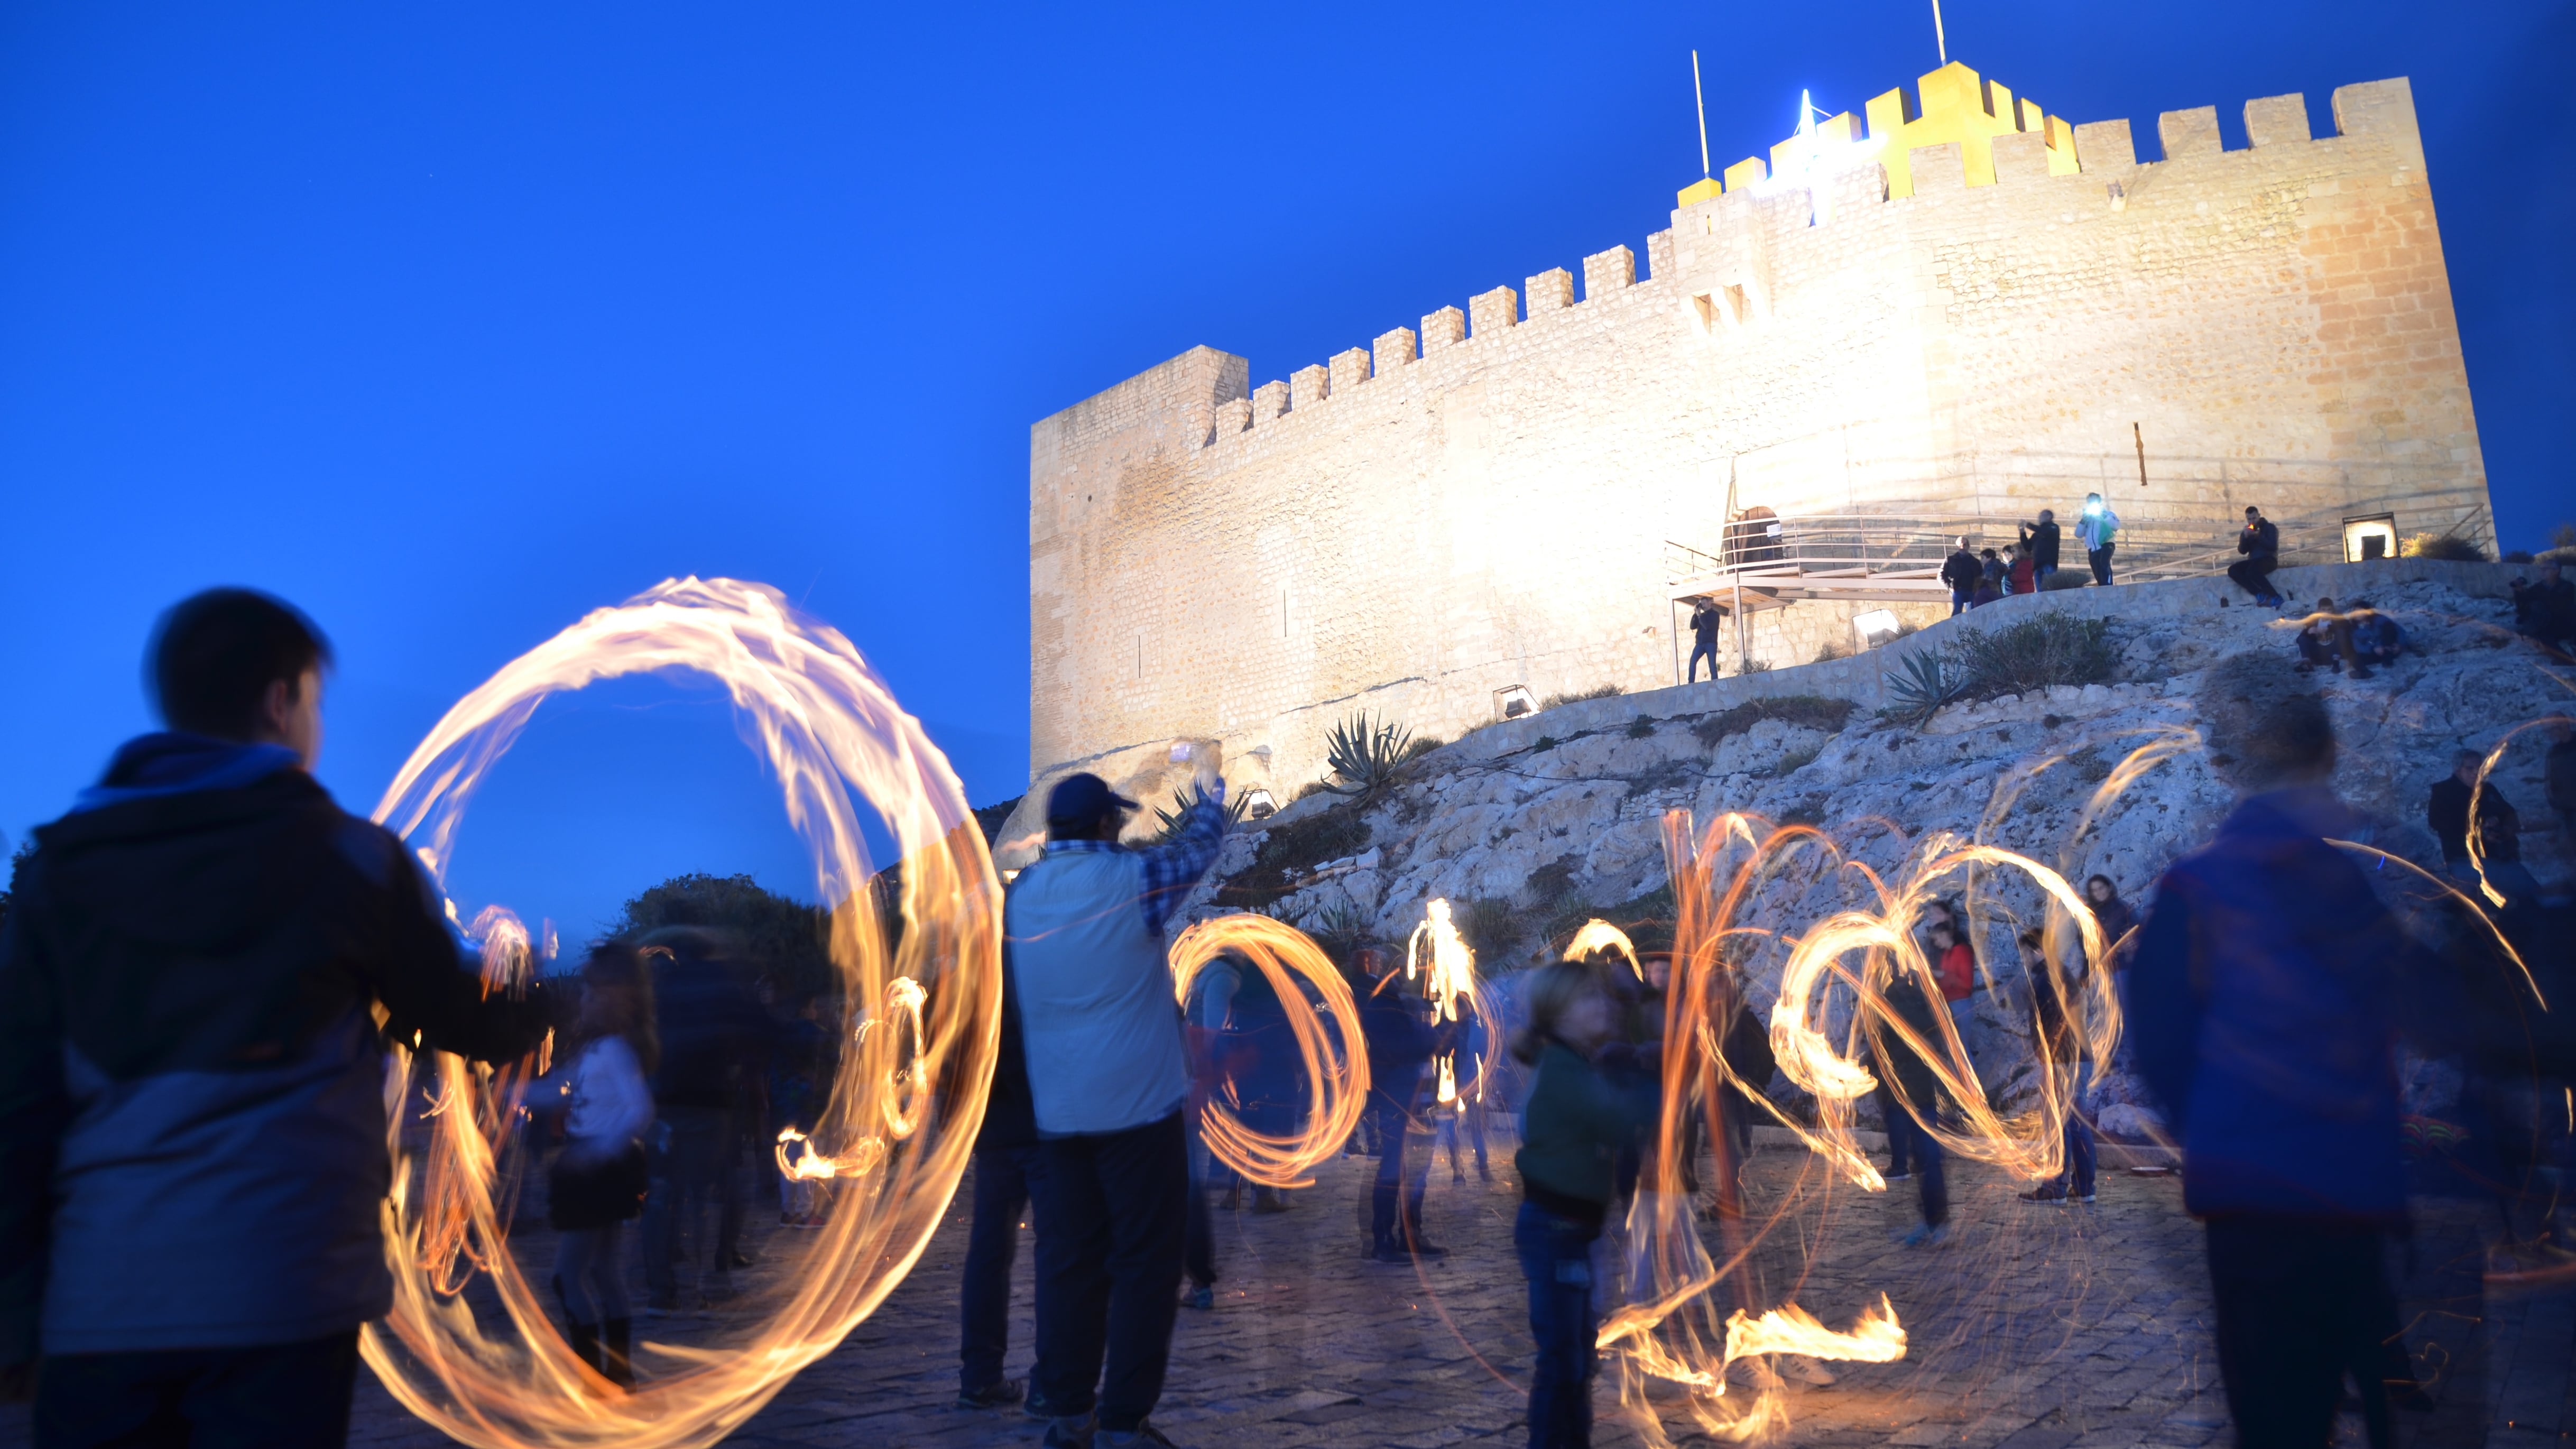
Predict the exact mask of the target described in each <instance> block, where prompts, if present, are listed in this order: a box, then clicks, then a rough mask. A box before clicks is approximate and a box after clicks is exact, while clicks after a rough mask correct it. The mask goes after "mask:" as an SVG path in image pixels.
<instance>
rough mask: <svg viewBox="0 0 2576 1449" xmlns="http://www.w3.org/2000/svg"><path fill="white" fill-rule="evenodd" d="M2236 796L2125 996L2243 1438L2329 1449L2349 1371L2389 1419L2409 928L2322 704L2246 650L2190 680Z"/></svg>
mask: <svg viewBox="0 0 2576 1449" xmlns="http://www.w3.org/2000/svg"><path fill="white" fill-rule="evenodd" d="M2199 703H2200V711H2201V717H2202V720H2203V724H2204V727H2205V729H2206V730H2207V732H2208V734H2209V739H2210V750H2211V753H2212V755H2213V757H2214V758H2216V759H2218V760H2221V761H2225V762H2227V763H2226V765H2225V767H2224V768H2226V770H2227V772H2228V773H2229V775H2230V777H2231V783H2233V784H2234V785H2236V787H2237V789H2238V790H2239V792H2240V796H2241V798H2240V802H2239V803H2238V805H2237V807H2236V810H2235V813H2234V814H2232V815H2230V816H2229V817H2228V818H2227V820H2226V822H2225V823H2224V824H2222V825H2221V826H2220V827H2219V830H2218V835H2217V837H2216V838H2215V839H2213V840H2212V841H2211V842H2210V843H2209V844H2208V845H2206V846H2204V847H2202V848H2201V849H2200V850H2198V851H2195V852H2193V853H2192V854H2190V855H2187V856H2185V857H2183V858H2182V859H2181V860H2179V861H2177V862H2175V864H2174V865H2173V867H2172V868H2171V869H2170V870H2168V871H2167V872H2166V873H2165V876H2164V879H2163V881H2162V882H2161V883H2160V884H2159V885H2158V886H2157V889H2156V898H2155V902H2154V904H2153V905H2152V906H2151V907H2150V908H2149V910H2148V912H2147V921H2146V925H2145V926H2144V927H2143V928H2142V929H2141V931H2140V932H2139V935H2140V941H2139V945H2138V952H2137V957H2136V960H2135V962H2134V963H2133V964H2132V965H2131V966H2130V967H2129V969H2128V971H2127V973H2126V975H2125V979H2124V982H2123V984H2124V986H2125V988H2126V994H2127V1008H2128V1019H2129V1022H2130V1030H2131V1033H2132V1040H2133V1041H2134V1042H2135V1044H2136V1051H2137V1065H2138V1070H2139V1072H2140V1074H2141V1075H2143V1076H2144V1077H2145V1078H2146V1081H2147V1084H2148V1085H2149V1087H2150V1088H2151V1089H2152V1090H2153V1091H2154V1093H2155V1095H2156V1097H2157V1098H2158V1099H2159V1100H2160V1102H2161V1103H2162V1105H2163V1109H2164V1113H2165V1119H2166V1121H2167V1122H2169V1123H2171V1124H2172V1127H2173V1131H2174V1135H2175V1136H2176V1137H2177V1138H2178V1139H2179V1140H2180V1141H2181V1143H2182V1146H2183V1204H2184V1206H2185V1207H2186V1208H2187V1209H2188V1210H2189V1211H2190V1212H2191V1213H2192V1215H2193V1216H2195V1217H2198V1218H2200V1219H2202V1220H2203V1221H2204V1222H2205V1223H2207V1225H2208V1241H2209V1270H2210V1279H2211V1284H2212V1287H2213V1289H2214V1295H2213V1296H2214V1298H2215V1300H2216V1309H2217V1313H2216V1317H2217V1333H2218V1363H2219V1371H2220V1373H2221V1375H2222V1376H2223V1377H2224V1379H2225V1380H2226V1385H2227V1400H2228V1407H2229V1408H2230V1410H2231V1411H2232V1412H2233V1413H2234V1415H2235V1418H2236V1427H2237V1433H2238V1436H2239V1438H2238V1442H2240V1443H2245V1444H2317V1445H2322V1444H2324V1443H2325V1442H2326V1440H2327V1437H2328V1435H2329V1433H2330V1431H2331V1429H2332V1427H2333V1420H2334V1414H2335V1404H2336V1401H2337V1399H2338V1398H2339V1396H2340V1394H2341V1386H2342V1381H2343V1378H2344V1376H2345V1374H2346V1373H2347V1372H2349V1373H2351V1374H2352V1376H2353V1377H2354V1379H2355V1380H2356V1383H2357V1387H2358V1388H2359V1390H2360V1392H2361V1394H2362V1398H2363V1403H2364V1405H2365V1408H2366V1410H2368V1411H2371V1412H2373V1413H2374V1415H2376V1414H2384V1413H2385V1406H2386V1394H2385V1390H2384V1385H2383V1383H2382V1381H2381V1379H2380V1377H2379V1375H2380V1373H2381V1372H2382V1369H2383V1364H2384V1360H2383V1358H2382V1356H2381V1341H2382V1339H2383V1337H2384V1336H2385V1335H2386V1334H2387V1333H2388V1332H2390V1331H2393V1327H2394V1325H2395V1322H2396V1303H2395V1298H2394V1295H2393V1293H2392V1291H2391V1289H2390V1285H2389V1283H2388V1280H2387V1277H2386V1274H2385V1271H2384V1269H2383V1266H2382V1262H2381V1249H2382V1246H2383V1244H2384V1243H2385V1242H2386V1240H2387V1238H2388V1235H2389V1234H2391V1233H2392V1232H2396V1231H2399V1230H2401V1229H2402V1228H2403V1226H2404V1224H2405V1220H2406V1179H2405V1171H2404V1166H2403V1156H2402V1153H2401V1150H2400V1145H2399V1135H2398V1085H2397V1071H2396V1065H2395V1059H2394V1047H2395V1044H2396V1036H2397V1019H2396V1017H2397V1014H2396V1003H2397V1001H2398V1000H2399V998H2400V993H2401V990H2402V988H2403V987H2404V985H2405V981H2406V977H2407V975H2408V972H2409V969H2410V967H2411V965H2412V962H2411V959H2410V957H2411V952H2412V950H2413V948H2412V947H2411V945H2410V944H2409V942H2408V940H2407V937H2406V934H2405V931H2404V930H2403V929H2402V927H2400V925H2399V924H2398V922H2397V921H2396V920H2395V919H2393V918H2392V917H2391V915H2390V913H2389V911H2388V909H2387V908H2386V907H2385V906H2383V905H2382V904H2381V903H2380V901H2379V899H2378V897H2377V896H2376V895H2374V894H2373V893H2372V891H2371V888H2370V883H2369V879H2368V877H2367V876H2365V875H2364V873H2363V872H2362V869H2361V868H2360V866H2358V865H2356V864H2355V863H2354V862H2353V861H2352V860H2351V858H2350V857H2348V856H2347V855H2345V854H2344V853H2343V852H2342V851H2340V850H2338V849H2336V848H2335V847H2334V846H2333V845H2331V844H2328V843H2327V842H2328V840H2329V839H2330V838H2332V839H2349V838H2352V837H2354V836H2355V835H2357V834H2359V833H2360V829H2359V824H2358V822H2357V821H2356V820H2355V818H2354V817H2353V816H2352V814H2351V813H2350V812H2349V811H2348V810H2346V809H2345V807H2344V805H2343V803H2342V802H2341V801H2340V800H2338V799H2337V798H2336V796H2335V791H2334V766H2335V738H2334V727H2333V724H2332V721H2331V720H2330V719H2329V717H2328V716H2327V714H2326V708H2325V705H2324V704H2323V703H2322V702H2321V701H2319V700H2318V699H2317V698H2316V696H2314V695H2312V694H2309V693H2307V692H2305V691H2304V690H2303V689H2301V688H2300V687H2299V686H2298V685H2297V684H2296V682H2295V681H2294V680H2291V679H2288V678H2285V677H2284V676H2283V674H2282V672H2281V671H2280V670H2278V669H2277V668H2276V667H2274V666H2273V665H2272V664H2271V663H2270V662H2268V661H2265V660H2262V659H2259V658H2256V657H2254V656H2252V655H2238V656H2236V657H2234V658H2231V659H2228V660H2224V661H2222V662H2221V663H2220V664H2218V665H2217V666H2215V667H2214V668H2212V669H2211V670H2210V671H2209V676H2208V680H2207V682H2206V683H2204V684H2203V685H2202V687H2201V692H2200V701H2199Z"/></svg>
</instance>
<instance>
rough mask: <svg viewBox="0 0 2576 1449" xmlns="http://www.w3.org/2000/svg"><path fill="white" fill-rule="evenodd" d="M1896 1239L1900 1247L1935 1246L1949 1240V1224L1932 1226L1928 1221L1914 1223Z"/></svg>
mask: <svg viewBox="0 0 2576 1449" xmlns="http://www.w3.org/2000/svg"><path fill="white" fill-rule="evenodd" d="M1896 1241H1897V1244H1898V1246H1900V1247H1907V1248H1937V1247H1939V1246H1941V1245H1942V1244H1943V1243H1946V1242H1948V1241H1950V1225H1949V1224H1948V1223H1943V1224H1941V1225H1940V1226H1939V1227H1934V1226H1933V1225H1932V1224H1930V1223H1916V1224H1915V1225H1914V1226H1913V1227H1911V1228H1908V1229H1906V1230H1905V1235H1904V1236H1903V1237H1900V1238H1898V1239H1897V1240H1896Z"/></svg>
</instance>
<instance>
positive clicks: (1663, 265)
mask: <svg viewBox="0 0 2576 1449" xmlns="http://www.w3.org/2000/svg"><path fill="white" fill-rule="evenodd" d="M1672 274H1673V229H1672V228H1671V227H1666V228H1664V229H1663V230H1662V231H1658V232H1649V233H1647V235H1646V276H1647V279H1648V280H1650V281H1657V282H1660V281H1662V280H1663V279H1664V278H1666V277H1669V276H1671V275H1672Z"/></svg>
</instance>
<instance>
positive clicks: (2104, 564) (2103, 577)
mask: <svg viewBox="0 0 2576 1449" xmlns="http://www.w3.org/2000/svg"><path fill="white" fill-rule="evenodd" d="M2119 546H2120V545H2119V544H2118V543H2116V542H2114V543H2106V544H2104V545H2102V546H2101V547H2100V548H2088V549H2086V550H2085V551H2084V561H2085V562H2087V563H2089V564H2091V565H2093V582H2095V583H2097V584H2100V585H2102V586H2103V587H2104V588H2109V587H2110V586H2111V551H2112V550H2113V549H2116V548H2118V547H2119Z"/></svg>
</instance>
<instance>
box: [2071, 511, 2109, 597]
mask: <svg viewBox="0 0 2576 1449" xmlns="http://www.w3.org/2000/svg"><path fill="white" fill-rule="evenodd" d="M2119 537H2120V515H2118V514H2116V513H2113V512H2112V511H2111V505H2110V504H2108V503H2105V502H2103V501H2102V495H2101V494H2099V493H2087V494H2085V495H2084V516H2083V517H2082V518H2079V519H2077V520H2076V521H2075V540H2076V542H2078V543H2081V544H2083V545H2084V558H2085V561H2086V562H2087V563H2090V564H2091V565H2092V566H2093V582H2094V583H2096V584H2098V585H2100V586H2102V587H2103V588H2106V589H2107V588H2109V587H2110V586H2111V551H2112V550H2113V549H2114V548H2116V547H2118V546H2119Z"/></svg>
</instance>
